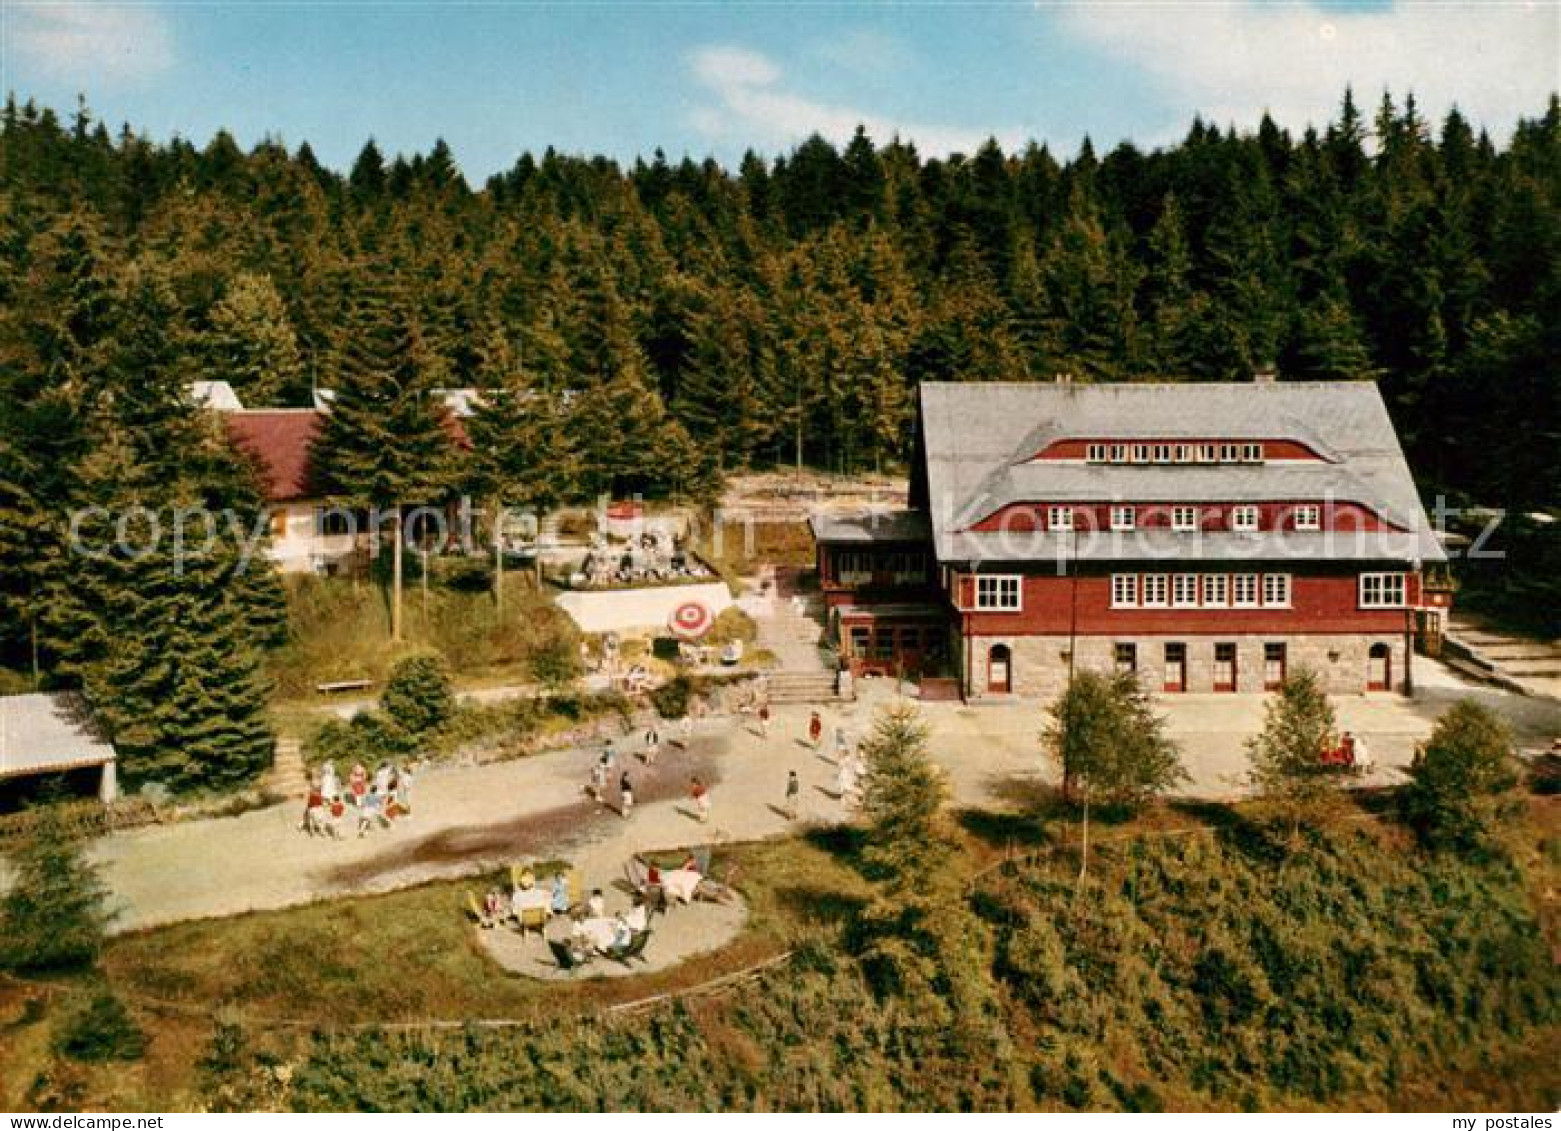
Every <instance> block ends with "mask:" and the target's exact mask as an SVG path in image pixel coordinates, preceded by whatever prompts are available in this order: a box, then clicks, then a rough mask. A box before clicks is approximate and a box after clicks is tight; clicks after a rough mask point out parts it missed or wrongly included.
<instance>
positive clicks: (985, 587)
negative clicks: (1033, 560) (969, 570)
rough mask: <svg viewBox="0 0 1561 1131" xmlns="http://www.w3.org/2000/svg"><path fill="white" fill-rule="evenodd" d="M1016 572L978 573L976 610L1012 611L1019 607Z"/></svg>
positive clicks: (988, 611) (1017, 576) (992, 611)
mask: <svg viewBox="0 0 1561 1131" xmlns="http://www.w3.org/2000/svg"><path fill="white" fill-rule="evenodd" d="M1020 592H1021V589H1020V578H1019V575H1018V574H978V575H977V576H976V610H977V611H978V612H985V613H1012V612H1017V611H1018V610H1019V607H1020Z"/></svg>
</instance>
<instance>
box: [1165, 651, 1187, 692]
mask: <svg viewBox="0 0 1561 1131" xmlns="http://www.w3.org/2000/svg"><path fill="white" fill-rule="evenodd" d="M1165 690H1167V691H1186V690H1187V645H1185V644H1167V645H1166V646H1165Z"/></svg>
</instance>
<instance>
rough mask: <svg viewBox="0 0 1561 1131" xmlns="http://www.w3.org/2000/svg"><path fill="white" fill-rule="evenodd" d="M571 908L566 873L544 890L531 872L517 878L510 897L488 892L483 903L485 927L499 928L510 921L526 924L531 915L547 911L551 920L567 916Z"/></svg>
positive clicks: (492, 890)
mask: <svg viewBox="0 0 1561 1131" xmlns="http://www.w3.org/2000/svg"><path fill="white" fill-rule="evenodd" d="M570 906H571V905H570V901H569V880H568V878H567V877H565V875H564V874H563V873H562V872H555V873H554V874H553V878H552V879H551V880H549V881H548V883H547V886H545V887H542V886H539V885H538V884H537V878H536V874H535V873H534V872H532V871H531V870H529V869H527V870H525V871H522V872H521V873H520V874H519V875H517V876H515V877H514V880H513V883H512V885H511V888H510V893H509V895H508V896H506V895H505V894H504V892H503V890H502V889H500V888H497V887H492V888H489V889H488V894H487V895H486V896H484V897H483V901H482V925H483V926H485V927H495V926H497V925H498V924H500V923H503V922H505V921H506V920H509V919H513V920H514V921H515V922H517V923H523V922H524V921H525V917H524V916H525V913H526V912H528V911H538V910H540V911H544V912H546V913H547V915H548V917H550V918H551V917H553V916H558V915H567V914H569V911H570Z"/></svg>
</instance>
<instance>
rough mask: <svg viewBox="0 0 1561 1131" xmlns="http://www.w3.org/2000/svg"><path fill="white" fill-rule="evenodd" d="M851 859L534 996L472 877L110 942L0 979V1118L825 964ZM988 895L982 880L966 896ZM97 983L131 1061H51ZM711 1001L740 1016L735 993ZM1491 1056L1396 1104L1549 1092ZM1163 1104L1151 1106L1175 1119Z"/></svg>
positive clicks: (1545, 872)
mask: <svg viewBox="0 0 1561 1131" xmlns="http://www.w3.org/2000/svg"><path fill="white" fill-rule="evenodd" d="M1372 807H1373V803H1372V802H1370V801H1369V800H1368V802H1367V804H1366V805H1365V806H1363V807H1356V806H1354V805H1349V806H1346V807H1345V808H1344V810H1343V811H1341V812H1340V813H1339V815H1338V817H1339V819H1340V820H1343V821H1347V822H1349V823H1350V824H1351V825H1357V824H1359V825H1365V826H1370V827H1374V828H1377V827H1379V822H1378V819H1377V815H1375V814H1373V813H1372V812H1371V811H1370V810H1371V808H1372ZM1530 808H1531V811H1532V815H1533V817H1534V820H1533V822H1532V823H1525V824H1526V827H1527V832H1526V834H1525V840H1524V841H1523V842H1521V843H1519V842H1514V843H1513V845H1512V846H1511V851H1512V854H1513V856H1514V859H1515V862H1517V863H1519V865H1520V867H1521V868H1522V871H1523V873H1524V874H1525V876H1526V880H1527V884H1526V886H1527V887H1528V888H1529V890H1530V891H1532V892H1533V897H1532V898H1533V901H1534V904H1535V910H1536V911H1537V912H1538V913H1539V914H1538V919H1539V922H1540V927H1541V930H1542V931H1543V933H1544V934H1545V935H1546V937H1547V939H1548V941H1549V942H1550V943H1551V945H1552V947H1554V948H1555V952H1556V953H1561V934H1558V931H1557V919H1558V916H1557V909H1556V906H1555V904H1554V899H1553V892H1554V890H1555V888H1556V885H1557V883H1558V882H1561V851H1558V849H1557V843H1558V840H1557V830H1558V827H1561V821H1558V815H1561V804H1558V803H1557V801H1556V799H1532V800H1531V803H1530ZM955 816H956V823H957V826H958V828H959V829H960V830H961V831H962V839H963V841H964V843H965V852H964V853H963V854H962V856H961V858H960V860H959V862H958V865H957V866H958V867H960V868H961V869H962V870H965V871H967V872H968V873H971V874H974V873H977V872H983V871H986V870H987V869H990V868H991V867H992V866H993V865H994V864H996V863H998V862H1000V861H1002V860H1003V859H1005V858H1007V857H1009V856H1011V855H1025V854H1029V853H1033V852H1037V851H1039V852H1041V853H1043V854H1044V857H1043V858H1044V859H1045V860H1046V861H1048V862H1046V863H1043V865H1042V867H1043V868H1044V869H1045V870H1046V871H1048V872H1054V873H1055V874H1056V875H1057V876H1059V877H1061V878H1063V879H1064V881H1065V882H1067V883H1069V884H1071V882H1072V881H1071V879H1070V877H1072V875H1073V874H1074V872H1075V871H1076V868H1077V862H1076V857H1075V856H1074V849H1075V847H1076V845H1077V843H1078V839H1079V829H1078V826H1077V824H1076V823H1075V822H1074V821H1073V820H1072V818H1071V816H1070V815H1067V814H1064V813H1063V812H1060V811H1058V810H1056V809H1055V808H1053V809H1049V810H1042V811H1040V812H1039V813H1035V814H1032V815H1029V816H1023V815H1017V814H996V813H989V812H977V811H969V810H966V811H962V812H960V813H957V814H956V815H955ZM1245 819H1246V817H1245V814H1244V812H1243V811H1240V810H1229V809H1223V808H1221V807H1210V806H1191V807H1189V806H1175V807H1162V808H1157V809H1155V810H1152V811H1151V812H1150V813H1149V814H1146V815H1145V817H1144V818H1142V819H1139V820H1133V821H1124V822H1118V823H1116V824H1111V823H1109V822H1100V821H1097V822H1093V823H1092V828H1091V841H1092V843H1094V844H1097V845H1099V849H1098V851H1099V853H1100V855H1099V856H1098V857H1097V861H1098V868H1099V873H1100V874H1101V875H1102V877H1104V876H1105V875H1108V874H1109V873H1110V872H1111V870H1112V865H1111V861H1112V859H1113V858H1116V859H1117V860H1118V862H1120V860H1121V859H1122V858H1123V851H1124V847H1123V845H1122V843H1121V842H1123V841H1124V840H1128V839H1131V838H1133V837H1135V836H1140V835H1143V834H1146V833H1147V834H1150V835H1154V836H1165V835H1169V836H1172V837H1174V838H1177V839H1180V838H1181V837H1184V836H1187V837H1195V838H1198V837H1208V836H1212V835H1214V834H1215V833H1216V831H1217V830H1219V831H1222V832H1223V834H1224V835H1226V836H1229V835H1231V834H1232V832H1233V831H1239V826H1240V825H1241V823H1242V822H1244V821H1245ZM1536 834H1537V835H1536ZM1373 835H1374V836H1380V837H1381V838H1382V839H1383V845H1384V849H1385V850H1391V851H1392V852H1393V853H1397V852H1400V851H1403V849H1402V848H1401V847H1394V846H1395V845H1396V844H1397V842H1399V841H1401V840H1402V833H1401V831H1400V830H1397V829H1396V828H1395V827H1394V826H1392V824H1391V823H1390V822H1388V823H1382V824H1380V831H1379V832H1378V833H1374V834H1373ZM859 848H860V834H859V833H857V832H855V831H853V830H851V829H831V830H825V831H820V832H815V833H812V834H809V835H805V836H803V837H799V838H796V839H791V840H783V841H771V842H763V843H755V844H746V845H739V846H733V847H731V848H729V849H726V850H724V851H723V852H722V853H721V854H720V856H719V858H720V859H727V858H729V859H731V860H734V861H735V862H736V863H737V864H739V865H740V867H741V869H742V876H741V879H740V881H739V886H740V887H741V889H742V891H743V893H744V896H745V898H746V899H747V901H748V904H749V909H750V920H749V924H748V927H747V929H746V930H745V931H744V932H743V934H742V935H741V936H740V937H739V938H737V939H736V940H734V941H733V942H732V943H730V944H729V945H727V946H725V947H723V948H721V949H719V950H717V951H714V952H711V953H709V954H706V955H702V956H699V957H697V958H694V959H692V960H690V961H689V962H687V963H684V964H682V965H681V966H678V967H676V968H674V969H671V970H667V971H662V972H660V973H656V974H647V975H643V976H640V977H634V978H618V979H602V980H582V981H579V982H577V983H541V982H534V981H531V980H529V979H526V978H524V977H522V976H519V975H515V974H512V973H509V972H507V971H504V970H503V969H501V968H500V967H498V966H497V965H495V964H494V963H492V962H491V961H490V960H489V959H488V958H487V956H486V954H485V953H484V951H483V950H482V949H481V947H480V946H479V945H478V943H477V941H476V928H474V927H472V926H471V925H470V924H469V923H468V922H467V920H466V918H465V915H464V913H463V911H462V907H463V906H464V901H465V892H466V891H467V890H468V889H469V890H473V891H480V890H482V888H483V887H484V886H485V883H486V881H484V880H480V879H469V880H466V881H460V882H441V883H434V884H428V885H424V886H421V887H417V888H412V889H407V890H403V891H399V892H395V893H391V894H386V895H379V896H365V897H360V898H354V899H342V900H336V901H332V902H329V903H322V904H317V905H313V906H308V907H303V908H297V909H292V910H286V911H278V912H267V913H257V914H251V915H244V916H238V917H234V918H230V919H224V920H214V921H209V922H198V923H188V924H182V925H178V926H173V927H167V928H161V929H157V930H153V931H148V932H143V933H139V934H134V935H128V936H121V937H117V938H115V939H113V940H111V942H110V943H109V945H108V947H107V950H106V952H105V955H104V957H103V961H102V963H101V973H99V974H93V975H87V976H82V977H79V978H75V979H64V980H60V981H57V982H53V983H48V984H45V985H42V986H39V985H37V984H32V985H19V984H16V983H11V982H7V981H5V980H3V979H0V1063H3V1064H4V1065H5V1066H6V1071H4V1072H0V1105H4V1106H5V1107H6V1108H7V1109H8V1110H19V1109H20V1110H26V1109H37V1108H41V1107H50V1106H52V1107H54V1108H56V1109H72V1110H84V1109H115V1108H118V1109H133V1108H141V1109H148V1108H149V1109H154V1110H167V1109H179V1108H185V1107H190V1106H195V1105H197V1104H200V1103H202V1102H204V1101H203V1095H204V1093H203V1091H202V1088H203V1084H204V1081H205V1076H204V1075H203V1074H204V1072H205V1069H204V1068H203V1067H202V1065H203V1063H205V1062H207V1061H208V1059H209V1058H210V1057H211V1056H212V1055H213V1049H214V1048H216V1047H217V1046H218V1045H219V1044H220V1041H217V1042H215V1043H214V1034H216V1035H218V1036H220V1034H221V1033H222V1032H223V1030H224V1028H225V1027H226V1026H228V1025H230V1024H231V1025H233V1026H235V1028H234V1030H233V1031H235V1032H237V1031H242V1032H244V1033H245V1034H247V1035H248V1039H257V1040H261V1041H270V1040H278V1041H281V1040H284V1039H285V1040H294V1039H296V1038H299V1037H302V1036H304V1035H307V1034H308V1033H310V1032H312V1031H315V1030H324V1031H334V1032H337V1033H342V1032H343V1031H344V1030H350V1027H352V1026H358V1025H362V1026H372V1025H377V1024H389V1025H395V1024H397V1023H403V1024H415V1023H423V1022H430V1021H433V1022H440V1021H444V1022H462V1021H466V1020H471V1019H514V1020H519V1021H542V1022H546V1021H548V1020H549V1019H550V1018H557V1019H563V1018H569V1017H577V1016H582V1015H595V1014H598V1013H599V1012H600V1011H601V1009H602V1008H603V1007H606V1006H610V1005H613V1004H618V1003H625V1002H635V1001H640V1000H642V999H645V998H648V997H651V996H653V995H657V994H662V993H667V992H675V991H678V990H682V989H686V988H689V987H692V986H696V985H700V984H703V983H705V982H708V981H710V980H711V979H714V978H718V977H720V976H721V975H724V974H728V973H731V972H734V971H738V970H742V969H745V968H747V967H750V966H753V965H755V964H758V963H760V962H763V961H764V960H766V959H768V958H771V957H774V956H776V955H779V954H781V953H782V952H784V951H787V950H789V949H792V948H793V947H794V946H797V945H798V944H799V943H809V944H814V945H815V946H816V944H819V943H821V942H822V943H823V944H824V945H825V946H826V947H834V946H837V945H838V943H837V941H835V940H838V939H839V938H840V937H841V936H840V931H841V930H842V929H843V928H844V927H846V926H847V925H849V924H850V923H851V922H852V921H853V920H854V919H855V917H856V914H857V912H858V911H859V910H860V909H861V908H862V906H863V905H864V903H865V901H866V899H867V897H868V896H869V895H870V891H871V889H870V887H869V885H868V884H867V882H866V881H865V880H863V878H862V877H861V875H860V874H859V872H858V871H857V869H856V866H855V862H856V860H857V854H858V850H859ZM1053 853H1055V855H1053ZM544 870H545V866H544ZM1094 873H1095V869H1094V868H1092V874H1094ZM1002 883H1003V881H1001V880H1000V878H999V877H998V875H997V874H996V873H992V872H987V875H986V877H983V879H982V880H981V881H980V882H979V883H978V884H976V885H974V886H973V889H972V890H977V889H986V888H990V887H992V886H993V885H994V884H996V885H998V886H999V887H1001V885H1002ZM1547 891H1548V892H1550V893H1552V894H1551V895H1549V896H1547V895H1546V892H1547ZM770 977H771V978H776V979H786V980H787V982H788V983H789V982H790V980H791V979H793V978H794V977H795V978H798V979H801V978H803V977H804V974H803V972H802V971H801V970H796V971H790V970H788V971H779V972H776V973H775V974H773V975H770ZM105 984H106V985H107V986H109V987H111V988H112V990H113V991H114V993H115V994H117V995H118V996H119V997H120V998H121V999H122V1000H123V1001H124V1002H125V1003H126V1004H127V1005H128V1006H129V1007H130V1010H131V1013H132V1015H133V1016H134V1017H135V1019H136V1021H137V1022H138V1023H139V1025H140V1026H141V1028H142V1029H143V1030H144V1031H145V1032H146V1034H147V1036H148V1038H149V1041H148V1047H147V1050H146V1053H145V1056H144V1057H142V1058H141V1059H140V1060H138V1061H135V1062H132V1063H124V1064H118V1063H116V1064H109V1065H95V1064H81V1063H78V1062H75V1061H71V1060H68V1059H66V1058H63V1057H61V1056H59V1055H57V1054H56V1053H54V1052H53V1051H51V1045H52V1043H53V1041H54V1040H55V1039H56V1035H57V1034H58V1033H59V1031H60V1030H61V1028H62V1026H63V1023H64V1020H65V1019H66V1018H68V1017H69V1016H70V1015H71V1013H72V1012H73V1011H74V1010H77V1009H79V1008H80V1007H81V1005H82V1003H84V1002H85V1001H86V1000H87V999H88V998H89V997H90V996H91V994H92V993H93V992H95V990H96V989H98V988H99V987H101V986H102V985H105ZM724 1000H725V1001H728V1002H731V1003H732V1006H733V1008H737V1009H741V1008H742V1005H741V1001H742V991H739V992H738V993H737V994H734V995H732V997H730V998H728V999H724ZM687 1008H688V1009H689V1010H692V1011H693V1015H694V1016H697V1017H700V1018H703V1019H704V1020H702V1021H701V1022H700V1024H701V1025H706V1026H714V1027H715V1029H717V1030H721V1031H725V1030H724V1028H723V1026H724V1025H725V1023H726V1022H725V1021H724V1020H722V1018H724V1017H726V1016H727V1015H726V1014H724V1013H722V1012H721V1010H722V1009H724V1008H725V1006H722V1005H717V1004H715V1003H709V1004H690V1005H689V1006H688V1007H687ZM661 1016H664V1017H671V1016H673V1015H672V1014H662V1015H661ZM1015 1017H1016V1018H1018V1019H1019V1020H1018V1021H1016V1022H1015V1024H1016V1026H1017V1027H1016V1030H1015V1033H1014V1035H1015V1037H1016V1038H1022V1037H1023V1038H1025V1039H1028V1037H1034V1036H1036V1034H1028V1035H1026V1032H1025V1030H1026V1026H1027V1025H1028V1024H1029V1022H1027V1021H1024V1019H1023V1017H1022V1016H1021V1015H1020V1014H1019V1013H1016V1014H1015ZM289 1035H291V1036H289ZM1119 1036H1120V1035H1119ZM1498 1038H1499V1034H1494V1035H1493V1036H1492V1042H1494V1043H1493V1044H1492V1045H1491V1047H1490V1048H1488V1049H1476V1048H1473V1047H1471V1048H1469V1049H1468V1050H1467V1056H1460V1058H1459V1064H1458V1065H1457V1066H1456V1067H1457V1069H1458V1071H1457V1073H1455V1074H1451V1075H1450V1074H1449V1073H1447V1072H1441V1073H1439V1074H1438V1077H1437V1081H1431V1080H1427V1081H1422V1082H1419V1083H1412V1082H1411V1083H1409V1084H1407V1085H1406V1087H1405V1089H1404V1091H1403V1092H1402V1094H1401V1095H1400V1102H1402V1103H1409V1102H1420V1103H1425V1104H1430V1105H1432V1106H1445V1105H1446V1104H1447V1103H1451V1102H1454V1101H1456V1100H1457V1099H1459V1098H1460V1097H1469V1096H1473V1097H1480V1096H1484V1097H1485V1098H1487V1099H1491V1100H1492V1101H1493V1102H1494V1101H1495V1100H1496V1099H1497V1098H1498V1097H1504V1098H1512V1097H1514V1096H1517V1095H1519V1094H1528V1093H1527V1092H1524V1091H1523V1089H1528V1092H1532V1089H1533V1081H1535V1080H1540V1079H1546V1078H1553V1076H1554V1072H1553V1068H1552V1066H1553V1064H1554V1063H1555V1061H1553V1060H1547V1059H1546V1057H1547V1056H1549V1055H1550V1054H1551V1053H1554V1052H1556V1051H1557V1049H1558V1046H1561V1033H1558V1031H1557V1030H1556V1029H1555V1028H1554V1027H1552V1028H1550V1029H1547V1030H1544V1031H1541V1032H1539V1033H1537V1034H1534V1035H1533V1036H1532V1037H1531V1038H1530V1040H1529V1042H1528V1044H1527V1045H1525V1046H1524V1049H1515V1048H1513V1047H1509V1046H1510V1045H1511V1042H1506V1043H1504V1044H1503V1043H1501V1042H1500V1041H1499V1040H1498ZM517 1039H518V1038H517ZM1037 1039H1038V1038H1037ZM1129 1045H1131V1041H1129ZM1498 1045H1499V1046H1500V1047H1498ZM1124 1047H1126V1046H1124ZM1525 1050H1527V1051H1525ZM1530 1052H1531V1053H1532V1055H1529V1053H1530ZM1465 1060H1466V1061H1467V1064H1465V1063H1463V1062H1464V1061H1465ZM1520 1084H1521V1087H1520ZM1177 1094H1178V1093H1176V1092H1171V1093H1168V1094H1167V1095H1166V1097H1165V1098H1166V1099H1167V1100H1171V1101H1172V1102H1175V1100H1174V1097H1175V1096H1176V1095H1177ZM1363 1102H1364V1101H1363ZM1372 1102H1381V1100H1380V1098H1376V1099H1374V1100H1372ZM1487 1106H1488V1105H1487Z"/></svg>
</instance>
